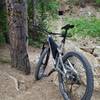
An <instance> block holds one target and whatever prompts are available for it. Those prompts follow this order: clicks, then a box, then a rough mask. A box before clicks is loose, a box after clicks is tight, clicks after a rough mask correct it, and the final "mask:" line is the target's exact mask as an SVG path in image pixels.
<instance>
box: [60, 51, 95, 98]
mask: <svg viewBox="0 0 100 100" xmlns="http://www.w3.org/2000/svg"><path fill="white" fill-rule="evenodd" d="M63 63H64V66H65V69H66V71H67V73H66V74H67V75H66V76H68V75H69V77H64V76H63V75H62V74H61V73H58V77H59V87H60V91H61V94H62V96H63V97H64V100H90V99H91V97H92V93H93V87H94V81H93V73H92V69H91V65H90V63H89V62H88V60H87V59H86V58H85V57H84V56H83V55H82V54H81V53H78V52H68V53H67V54H65V55H64V57H63ZM66 66H69V69H70V67H71V68H72V67H73V68H72V69H71V70H69V69H68V67H66ZM73 69H74V71H72V70H73ZM75 71H76V73H77V74H76V73H74V72H75Z"/></svg>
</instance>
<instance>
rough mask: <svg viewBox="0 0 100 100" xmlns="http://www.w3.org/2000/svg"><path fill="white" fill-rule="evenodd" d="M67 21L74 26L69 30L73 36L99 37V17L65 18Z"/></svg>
mask: <svg viewBox="0 0 100 100" xmlns="http://www.w3.org/2000/svg"><path fill="white" fill-rule="evenodd" d="M66 22H67V23H70V24H74V25H75V28H74V29H72V30H70V32H71V34H72V35H73V36H74V37H79V36H82V37H86V36H91V37H100V19H96V18H94V17H93V18H88V19H86V18H79V19H74V18H70V19H66Z"/></svg>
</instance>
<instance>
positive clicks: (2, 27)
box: [0, 9, 8, 43]
mask: <svg viewBox="0 0 100 100" xmlns="http://www.w3.org/2000/svg"><path fill="white" fill-rule="evenodd" d="M7 31H8V30H7V19H6V11H5V9H0V43H4V42H5V38H4V36H3V33H5V32H7Z"/></svg>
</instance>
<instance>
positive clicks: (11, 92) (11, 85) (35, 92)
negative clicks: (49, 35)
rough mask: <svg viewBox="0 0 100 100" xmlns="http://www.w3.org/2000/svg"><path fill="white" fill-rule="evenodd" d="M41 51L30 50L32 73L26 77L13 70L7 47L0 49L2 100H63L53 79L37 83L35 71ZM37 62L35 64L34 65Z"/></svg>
mask: <svg viewBox="0 0 100 100" xmlns="http://www.w3.org/2000/svg"><path fill="white" fill-rule="evenodd" d="M39 51H40V50H39V49H34V48H29V55H30V56H29V57H30V62H31V66H32V72H31V74H30V75H28V76H26V75H24V74H23V73H22V72H19V71H17V70H16V69H14V68H11V66H10V64H9V61H10V56H9V50H8V49H7V46H5V47H0V59H1V62H0V100H63V99H62V96H61V94H60V92H59V89H58V87H57V86H55V84H54V83H53V82H52V78H50V77H49V78H45V79H43V80H41V81H37V82H36V81H35V79H34V69H35V63H36V59H37V58H38V57H39ZM34 62H35V63H34Z"/></svg>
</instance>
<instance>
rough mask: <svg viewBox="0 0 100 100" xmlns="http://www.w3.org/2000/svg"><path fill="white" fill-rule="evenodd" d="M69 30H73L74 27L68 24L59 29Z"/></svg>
mask: <svg viewBox="0 0 100 100" xmlns="http://www.w3.org/2000/svg"><path fill="white" fill-rule="evenodd" d="M70 28H74V25H70V24H67V25H65V26H64V27H62V28H61V29H65V30H66V29H67V30H68V29H70Z"/></svg>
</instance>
